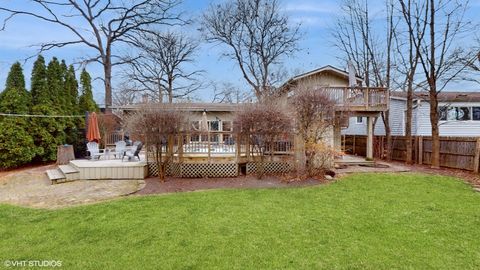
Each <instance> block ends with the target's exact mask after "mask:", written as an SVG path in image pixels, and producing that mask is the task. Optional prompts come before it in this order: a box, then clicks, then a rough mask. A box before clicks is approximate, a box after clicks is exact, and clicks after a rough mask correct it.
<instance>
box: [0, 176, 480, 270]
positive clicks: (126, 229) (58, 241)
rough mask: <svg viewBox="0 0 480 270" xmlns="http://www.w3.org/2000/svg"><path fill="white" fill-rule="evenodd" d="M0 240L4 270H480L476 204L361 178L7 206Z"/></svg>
mask: <svg viewBox="0 0 480 270" xmlns="http://www.w3.org/2000/svg"><path fill="white" fill-rule="evenodd" d="M0 236H1V237H0V263H1V262H2V261H3V260H6V259H8V260H44V259H48V260H61V261H62V265H63V268H66V269H159V268H168V269H210V268H216V269H260V268H271V269H279V268H291V269H305V268H309V269H319V268H324V269H335V268H341V269H343V268H349V269H351V268H362V269H365V268H366V269H391V268H401V269H404V268H407V269H428V268H435V269H437V268H438V269H475V268H476V269H478V268H480V248H479V247H480V194H478V193H475V192H474V191H472V189H471V188H470V187H469V186H467V185H466V184H464V183H463V182H461V181H458V180H456V179H454V178H449V177H440V176H430V175H418V174H359V175H352V176H350V177H347V178H345V179H343V180H341V181H338V182H335V183H333V184H330V185H324V186H316V187H308V188H291V189H259V190H218V191H205V192H192V193H182V194H171V195H164V196H147V197H130V198H127V199H122V200H117V201H113V202H108V203H103V204H96V205H89V206H80V207H73V208H68V209H62V210H55V211H47V210H32V209H25V208H19V207H13V206H7V205H2V206H0ZM0 267H2V266H0Z"/></svg>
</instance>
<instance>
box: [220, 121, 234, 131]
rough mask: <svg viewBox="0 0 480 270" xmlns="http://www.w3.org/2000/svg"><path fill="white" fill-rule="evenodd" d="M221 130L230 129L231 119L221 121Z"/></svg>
mask: <svg viewBox="0 0 480 270" xmlns="http://www.w3.org/2000/svg"><path fill="white" fill-rule="evenodd" d="M222 130H223V131H232V121H223V122H222Z"/></svg>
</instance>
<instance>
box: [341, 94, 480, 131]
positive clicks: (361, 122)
mask: <svg viewBox="0 0 480 270" xmlns="http://www.w3.org/2000/svg"><path fill="white" fill-rule="evenodd" d="M438 101H439V110H440V119H439V128H440V136H459V137H461V136H465V137H473V136H475V137H477V136H480V92H454V91H448V92H447V91H443V92H440V93H439V94H438ZM406 109H407V93H406V92H401V91H392V92H390V114H389V115H390V128H391V130H392V135H395V136H404V135H405V116H406ZM412 116H413V117H412V135H413V136H431V133H432V130H431V125H430V104H429V95H428V92H424V91H422V92H416V93H415V94H414V101H413V115H412ZM342 134H344V135H366V134H367V125H366V119H365V118H364V117H361V116H355V117H350V119H349V123H348V127H347V128H344V129H343V130H342ZM375 135H385V126H384V123H383V120H382V118H381V117H380V118H378V119H377V121H376V123H375Z"/></svg>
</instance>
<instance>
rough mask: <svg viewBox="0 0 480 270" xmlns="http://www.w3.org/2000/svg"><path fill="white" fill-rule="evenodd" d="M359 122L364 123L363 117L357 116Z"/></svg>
mask: <svg viewBox="0 0 480 270" xmlns="http://www.w3.org/2000/svg"><path fill="white" fill-rule="evenodd" d="M357 124H363V117H361V116H357Z"/></svg>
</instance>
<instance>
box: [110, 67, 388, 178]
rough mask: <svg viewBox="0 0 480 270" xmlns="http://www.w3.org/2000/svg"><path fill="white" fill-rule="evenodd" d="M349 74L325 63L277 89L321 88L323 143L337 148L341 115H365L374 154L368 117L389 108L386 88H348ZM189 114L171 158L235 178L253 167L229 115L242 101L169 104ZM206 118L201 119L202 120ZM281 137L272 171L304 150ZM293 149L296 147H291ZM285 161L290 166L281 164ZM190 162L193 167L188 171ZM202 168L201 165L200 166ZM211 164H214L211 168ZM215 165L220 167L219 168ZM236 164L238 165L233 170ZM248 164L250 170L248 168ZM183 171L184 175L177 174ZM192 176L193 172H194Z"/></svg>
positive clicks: (127, 109)
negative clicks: (329, 105) (329, 119)
mask: <svg viewBox="0 0 480 270" xmlns="http://www.w3.org/2000/svg"><path fill="white" fill-rule="evenodd" d="M354 79H355V81H356V83H355V84H356V85H361V84H362V83H363V80H362V78H360V77H358V76H357V77H355V78H354ZM350 81H351V76H349V73H348V72H346V71H343V70H341V69H338V68H335V67H332V66H325V67H322V68H319V69H315V70H312V71H310V72H307V73H304V74H300V75H298V76H295V77H293V78H291V79H289V80H288V81H287V82H285V83H284V84H283V85H282V86H281V87H280V88H279V93H280V95H279V99H280V100H284V101H288V98H289V97H291V96H293V95H295V90H296V89H298V87H300V86H302V85H304V84H307V85H310V86H311V87H310V88H311V89H319V90H320V89H322V90H325V91H326V93H328V95H330V98H331V99H332V100H334V101H335V104H336V105H335V107H336V109H335V111H336V119H337V120H336V124H335V125H334V128H332V130H331V132H330V135H329V136H325V141H326V142H327V144H328V145H329V146H331V147H335V148H336V149H337V150H339V151H340V150H341V127H342V124H343V122H346V121H345V120H346V119H347V118H346V117H345V115H352V114H353V115H358V116H362V117H366V119H367V121H368V122H369V123H371V124H370V127H371V129H370V131H371V132H370V134H371V136H370V140H369V142H370V143H369V148H368V149H370V150H369V156H368V157H370V158H373V119H374V118H377V117H379V116H380V113H381V112H382V111H385V110H387V108H388V95H389V94H388V89H385V88H366V87H361V86H354V87H350V86H349V85H350ZM152 105H155V104H146V103H140V104H133V105H125V106H119V107H117V108H114V110H117V111H121V112H122V113H123V114H129V113H131V112H133V111H138V110H140V109H141V108H143V107H145V106H152ZM165 106H174V107H175V109H178V110H180V111H182V112H184V113H187V114H188V118H189V121H190V124H191V127H192V129H190V130H189V131H188V134H186V135H182V139H181V140H178V141H181V143H178V145H177V144H175V145H174V146H173V147H174V149H177V148H175V147H178V149H180V150H179V151H175V152H176V154H175V157H174V158H175V159H176V161H177V163H178V164H180V165H179V166H181V167H182V169H181V170H183V171H195V173H196V171H197V169H198V168H200V169H201V170H204V171H205V172H207V171H208V172H209V173H210V172H211V173H212V174H210V176H212V175H213V176H221V175H218V174H216V173H217V172H219V171H222V170H223V171H225V172H228V174H225V175H230V176H234V175H236V173H237V172H238V171H242V170H243V169H241V168H242V166H246V167H247V169H246V171H249V170H250V171H251V170H254V169H251V168H254V166H255V165H254V164H253V162H252V156H254V155H255V154H252V152H251V150H250V147H248V144H246V143H245V140H240V141H239V140H237V139H236V138H234V133H233V132H234V131H233V129H232V127H233V122H232V121H233V118H234V113H235V111H237V110H238V109H240V107H241V106H242V105H241V104H225V103H175V104H172V105H165ZM205 121H206V123H205ZM204 124H206V126H207V127H208V132H196V131H200V129H201V128H200V127H204V126H205V125H204ZM288 136H289V137H288V138H287V137H285V138H281V139H280V140H279V141H277V142H275V144H274V145H273V147H272V148H271V150H270V151H272V158H271V159H270V161H271V166H270V165H269V166H267V167H268V168H271V170H272V171H276V172H281V171H286V169H285V168H287V167H288V166H290V165H291V164H292V160H293V161H295V162H296V160H298V159H296V158H295V159H292V154H293V153H294V152H295V153H302V154H303V153H304V152H303V151H302V150H299V149H300V148H294V145H293V144H294V141H295V140H294V138H293V137H292V136H290V135H288ZM294 150H295V151H294ZM284 164H289V165H288V166H285V165H284ZM193 165H198V166H197V167H198V168H197V167H195V168H196V169H195V170H194V169H192V168H193V167H192V166H193ZM202 166H203V167H202ZM215 166H216V167H215ZM219 168H220V169H219ZM237 168H240V169H237ZM248 168H250V169H248ZM182 175H184V174H182ZM195 175H196V174H195Z"/></svg>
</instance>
